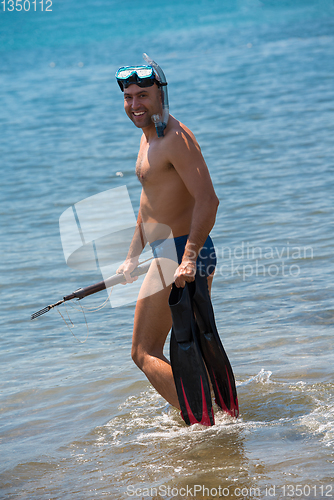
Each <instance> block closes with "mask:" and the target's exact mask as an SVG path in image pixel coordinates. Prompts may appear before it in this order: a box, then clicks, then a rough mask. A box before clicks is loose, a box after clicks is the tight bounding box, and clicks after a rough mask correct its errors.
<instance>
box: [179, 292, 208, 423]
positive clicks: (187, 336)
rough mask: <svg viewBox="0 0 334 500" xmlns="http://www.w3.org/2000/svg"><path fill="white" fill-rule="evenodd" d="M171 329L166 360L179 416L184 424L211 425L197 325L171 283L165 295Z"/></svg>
mask: <svg viewBox="0 0 334 500" xmlns="http://www.w3.org/2000/svg"><path fill="white" fill-rule="evenodd" d="M169 306H170V310H171V313H172V319H173V327H172V332H171V339H170V358H171V365H172V370H173V376H174V381H175V385H176V391H177V395H178V398H179V403H180V407H181V415H182V417H183V420H184V421H185V422H186V424H188V425H192V424H196V423H198V424H202V425H208V426H210V425H214V416H213V409H212V400H211V391H210V384H209V379H208V375H207V371H206V368H205V365H204V361H203V358H202V354H201V350H200V346H199V344H198V336H199V331H198V326H197V324H196V321H195V317H194V312H193V308H192V304H191V300H190V295H189V287H188V283H186V285H185V287H184V288H177V287H176V285H175V284H173V286H172V290H171V293H170V296H169Z"/></svg>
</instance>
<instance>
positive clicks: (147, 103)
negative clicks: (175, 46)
mask: <svg viewBox="0 0 334 500" xmlns="http://www.w3.org/2000/svg"><path fill="white" fill-rule="evenodd" d="M143 58H144V59H145V61H146V62H147V66H125V67H122V68H120V69H119V70H118V71H117V72H116V79H117V83H118V85H119V87H120V89H121V90H122V92H124V108H125V111H126V113H127V115H128V116H129V118H130V119H131V120H132V121H133V122H134V124H135V125H136V126H137V127H140V128H145V127H147V126H149V125H151V124H152V121H153V123H154V125H155V129H156V132H157V135H158V137H163V136H164V130H165V128H166V126H167V123H168V117H169V106H168V93H167V81H166V77H165V75H164V72H163V71H162V69H161V68H160V66H159V65H158V64H157V63H156V62H155V61H153V59H150V58H149V57H148V55H147V54H143ZM141 91H142V92H141ZM148 118H149V119H150V120H151V121H149V119H148ZM144 122H145V124H146V125H143V123H144Z"/></svg>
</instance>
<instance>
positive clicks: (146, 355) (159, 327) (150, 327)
mask: <svg viewBox="0 0 334 500" xmlns="http://www.w3.org/2000/svg"><path fill="white" fill-rule="evenodd" d="M170 290H171V287H167V288H164V289H163V290H161V291H159V292H157V293H154V294H153V295H149V296H148V297H145V298H143V299H139V300H138V301H137V305H136V311H135V318H134V329H133V339H132V353H131V355H132V359H133V360H134V362H135V363H136V365H137V366H138V367H139V368H140V369H141V370H142V371H143V372H144V373H145V375H146V377H147V378H148V380H149V381H150V382H151V384H152V385H153V387H154V388H155V389H156V390H157V391H158V392H159V394H161V396H162V397H163V398H165V399H166V400H167V401H168V402H169V403H170V404H171V405H173V406H175V407H176V408H180V405H179V400H178V397H177V393H176V389H175V383H174V378H173V373H172V368H171V366H170V363H169V361H168V360H167V359H166V357H165V356H164V355H163V349H164V345H165V342H166V338H167V335H168V333H169V330H170V329H171V327H172V316H171V312H170V309H169V305H168V297H169V294H170Z"/></svg>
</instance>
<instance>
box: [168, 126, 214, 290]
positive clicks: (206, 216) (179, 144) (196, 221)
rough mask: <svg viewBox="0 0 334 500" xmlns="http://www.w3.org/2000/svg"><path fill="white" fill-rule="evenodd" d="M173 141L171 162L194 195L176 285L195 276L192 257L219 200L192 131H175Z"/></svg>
mask: <svg viewBox="0 0 334 500" xmlns="http://www.w3.org/2000/svg"><path fill="white" fill-rule="evenodd" d="M173 142H174V144H173V146H174V147H173V148H172V152H171V153H170V157H171V163H172V164H173V166H174V168H175V170H176V171H177V173H178V174H179V175H180V177H181V179H182V180H183V182H184V184H185V186H186V188H187V189H188V191H189V193H190V194H191V196H192V197H193V198H194V209H193V215H192V220H191V227H190V232H189V236H188V241H187V244H186V247H185V251H184V254H183V258H182V262H181V264H180V265H179V267H178V268H177V270H176V272H175V276H174V277H175V284H176V286H178V287H184V286H185V282H186V281H193V280H194V279H195V273H196V259H197V256H198V253H199V251H200V249H201V248H202V246H203V245H204V243H205V241H206V239H207V237H208V235H209V233H210V231H211V229H212V228H213V226H214V223H215V220H216V213H217V209H218V205H219V200H218V198H217V196H216V193H215V190H214V188H213V185H212V181H211V177H210V174H209V171H208V168H207V165H206V163H205V160H204V158H203V155H202V153H201V150H200V147H199V145H198V143H197V141H196V139H195V137H194V136H193V134H192V133H191V132H190V131H187V130H184V131H182V132H178V133H177V134H176V137H174V141H173Z"/></svg>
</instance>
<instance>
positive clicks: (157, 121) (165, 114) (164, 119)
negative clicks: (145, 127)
mask: <svg viewBox="0 0 334 500" xmlns="http://www.w3.org/2000/svg"><path fill="white" fill-rule="evenodd" d="M143 58H144V60H145V61H146V62H147V64H148V65H150V66H152V68H153V69H154V72H155V73H156V75H157V76H158V80H159V83H160V85H161V101H162V115H153V116H152V120H153V122H154V125H155V129H156V131H157V135H158V137H163V136H164V130H165V128H166V127H167V123H168V118H169V104H168V92H167V81H166V77H165V74H164V72H163V71H162V69H161V68H160V66H159V65H158V64H157V63H156V62H155V61H153V59H151V58H150V57H149V56H148V55H147V54H146V53H145V52H144V54H143Z"/></svg>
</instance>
